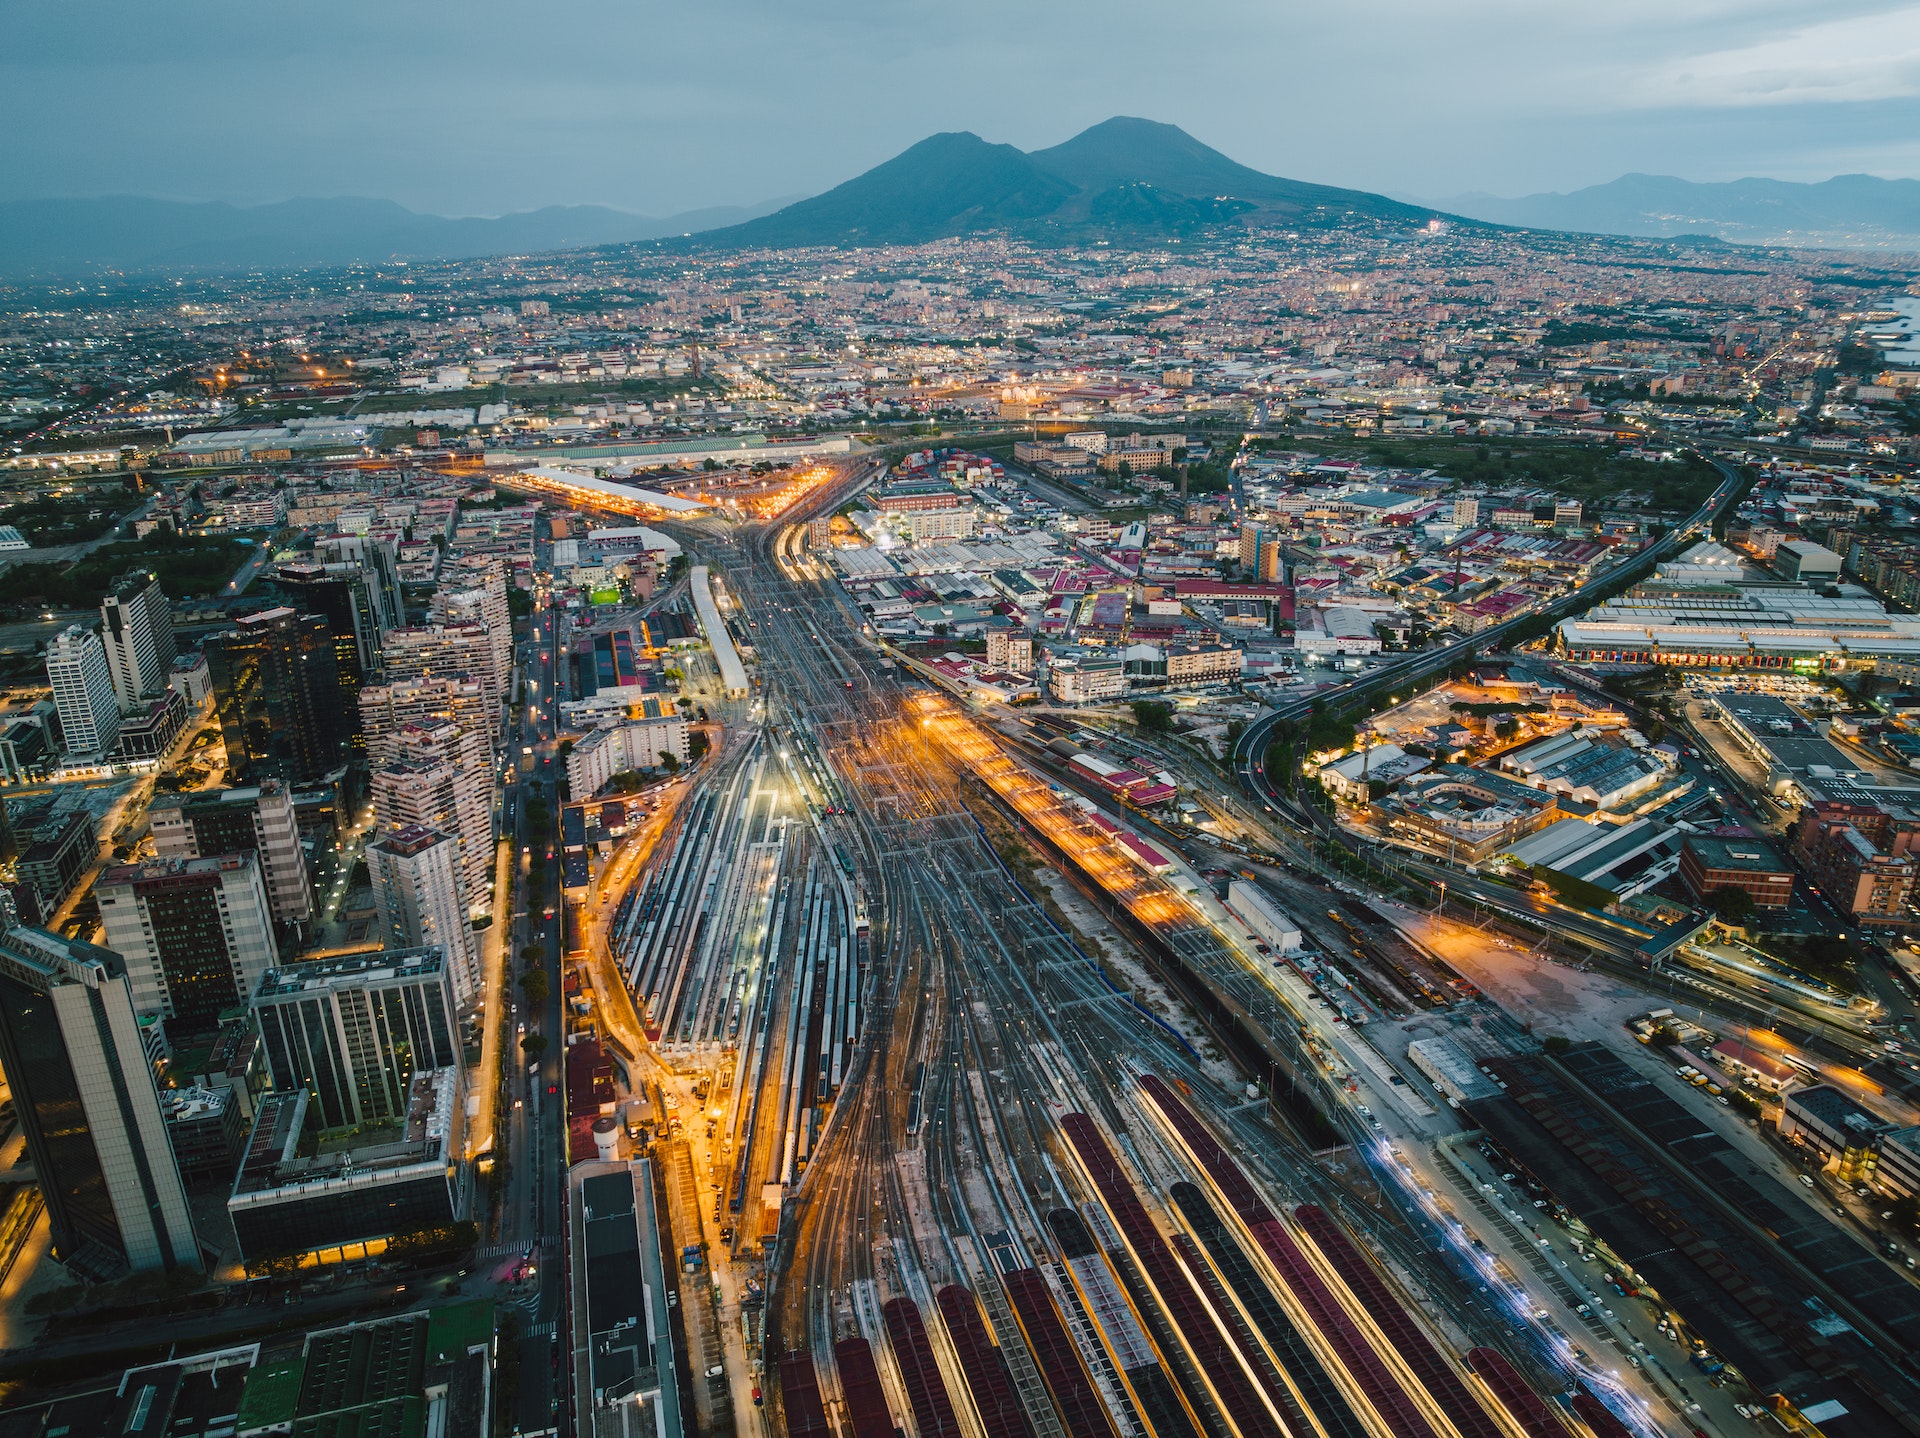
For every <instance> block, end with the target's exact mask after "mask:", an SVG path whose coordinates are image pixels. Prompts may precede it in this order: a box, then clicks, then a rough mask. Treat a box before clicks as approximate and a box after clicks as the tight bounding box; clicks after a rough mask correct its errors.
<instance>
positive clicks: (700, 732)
mask: <svg viewBox="0 0 1920 1438" xmlns="http://www.w3.org/2000/svg"><path fill="white" fill-rule="evenodd" d="M710 747H711V745H710V743H709V741H708V739H707V732H706V730H704V729H696V730H694V731H693V733H691V734H689V735H688V736H687V760H688V762H689V763H693V764H698V763H699V762H700V761H701V760H702V759H704V758H706V757H707V750H708V749H709V748H710Z"/></svg>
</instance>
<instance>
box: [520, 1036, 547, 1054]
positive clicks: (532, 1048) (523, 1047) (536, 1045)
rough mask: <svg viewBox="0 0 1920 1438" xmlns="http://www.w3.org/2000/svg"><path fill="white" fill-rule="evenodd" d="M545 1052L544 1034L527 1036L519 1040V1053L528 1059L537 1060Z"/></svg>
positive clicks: (545, 1039)
mask: <svg viewBox="0 0 1920 1438" xmlns="http://www.w3.org/2000/svg"><path fill="white" fill-rule="evenodd" d="M546 1051H547V1036H546V1035H545V1034H528V1035H527V1036H526V1037H525V1038H523V1039H521V1040H520V1052H522V1053H523V1054H525V1055H526V1056H527V1057H528V1058H530V1059H537V1058H539V1057H540V1055H541V1054H543V1053H545V1052H546Z"/></svg>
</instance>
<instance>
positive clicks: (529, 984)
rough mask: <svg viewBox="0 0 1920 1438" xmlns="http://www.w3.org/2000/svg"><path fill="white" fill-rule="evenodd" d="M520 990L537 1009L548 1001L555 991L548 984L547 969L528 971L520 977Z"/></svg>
mask: <svg viewBox="0 0 1920 1438" xmlns="http://www.w3.org/2000/svg"><path fill="white" fill-rule="evenodd" d="M520 988H521V990H522V992H524V993H525V994H526V996H527V1002H528V1003H530V1004H532V1005H534V1006H535V1007H536V1008H537V1007H539V1006H540V1005H541V1004H544V1003H545V1002H546V1001H547V998H548V996H549V995H550V994H552V992H553V990H552V989H551V988H550V987H549V986H548V984H547V971H546V970H545V969H528V970H527V971H526V972H525V973H524V974H522V975H520Z"/></svg>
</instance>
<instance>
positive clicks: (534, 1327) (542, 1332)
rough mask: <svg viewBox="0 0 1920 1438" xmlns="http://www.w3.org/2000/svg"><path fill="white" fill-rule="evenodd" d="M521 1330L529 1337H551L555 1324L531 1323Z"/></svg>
mask: <svg viewBox="0 0 1920 1438" xmlns="http://www.w3.org/2000/svg"><path fill="white" fill-rule="evenodd" d="M521 1332H522V1334H523V1336H525V1337H527V1338H551V1337H553V1325H552V1324H551V1323H529V1324H528V1325H527V1326H526V1327H525V1328H524V1329H522V1330H521Z"/></svg>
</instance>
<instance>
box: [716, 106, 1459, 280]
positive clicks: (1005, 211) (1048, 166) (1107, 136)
mask: <svg viewBox="0 0 1920 1438" xmlns="http://www.w3.org/2000/svg"><path fill="white" fill-rule="evenodd" d="M1356 217H1358V218H1366V219H1375V220H1384V221H1387V222H1389V223H1392V224H1401V225H1419V224H1425V223H1426V222H1427V221H1428V220H1429V219H1430V218H1432V212H1431V211H1430V210H1427V209H1424V208H1421V207H1419V206H1416V205H1408V204H1403V203H1401V202H1400V201H1398V200H1390V199H1387V198H1386V197H1384V196H1382V195H1370V194H1367V193H1365V192H1364V191H1360V190H1341V189H1335V188H1333V187H1331V186H1327V185H1309V184H1304V183H1302V182H1301V181H1298V180H1285V179H1281V178H1279V177H1277V176H1274V175H1266V174H1262V173H1261V172H1260V171H1258V170H1250V169H1248V168H1247V167H1246V166H1245V165H1242V164H1239V163H1237V162H1235V161H1233V160H1230V159H1228V158H1227V157H1226V156H1225V155H1223V154H1221V153H1220V152H1219V151H1218V150H1214V149H1210V148H1209V147H1208V146H1206V145H1203V144H1201V143H1200V142H1199V141H1198V140H1196V139H1194V138H1193V136H1191V135H1189V134H1187V133H1186V131H1184V130H1182V129H1180V128H1179V127H1178V126H1174V125H1162V124H1158V123H1156V122H1154V121H1152V120H1139V119H1133V118H1130V117H1127V116H1117V117H1115V118H1114V119H1111V120H1106V121H1103V122H1102V123H1100V124H1098V125H1095V126H1094V127H1093V128H1092V129H1090V130H1084V131H1082V132H1081V133H1080V134H1078V135H1075V136H1074V137H1073V138H1072V139H1071V140H1068V141H1067V142H1066V143H1064V144H1060V145H1055V146H1053V147H1051V148H1050V149H1045V150H1035V151H1032V152H1031V153H1028V152H1025V151H1022V150H1018V149H1015V148H1014V147H1013V146H1012V145H993V144H989V143H988V142H987V141H985V140H983V139H981V138H980V137H979V136H978V135H975V134H972V133H970V132H967V131H960V132H958V133H948V134H942V135H934V136H931V137H930V138H928V139H925V140H922V141H921V142H920V143H919V144H917V145H914V146H912V147H911V148H910V149H907V150H904V151H902V152H901V153H900V154H898V155H896V156H894V157H893V158H892V159H891V160H888V161H886V162H885V163H883V164H880V165H876V166H875V167H874V168H873V169H871V170H868V171H867V172H866V173H865V174H862V175H857V176H855V177H854V178H853V179H851V180H848V181H847V182H846V183H844V184H841V185H836V186H835V187H834V188H833V189H831V190H828V191H827V192H826V193H825V194H822V195H815V196H814V197H813V198H812V199H808V200H801V201H800V202H799V203H797V204H792V205H788V206H787V207H786V208H785V209H783V210H778V211H776V212H775V213H773V214H771V215H767V216H764V217H763V218H760V219H757V220H751V221H748V222H747V223H745V224H741V225H734V226H731V227H729V228H727V229H722V230H716V231H713V232H711V233H708V234H703V235H700V236H698V237H697V239H698V242H699V243H701V244H703V245H715V246H722V247H727V248H742V249H744V248H750V247H761V246H768V247H782V248H793V247H801V246H810V245H881V244H896V245H911V244H921V243H924V242H926V241H929V240H938V239H946V238H949V237H951V236H954V235H968V234H982V233H987V232H1002V233H1007V234H1011V235H1016V236H1019V237H1022V238H1028V239H1041V240H1044V239H1056V238H1057V239H1084V238H1101V237H1107V238H1114V239H1121V240H1130V239H1154V238H1169V237H1175V236H1179V235H1183V234H1189V233H1192V232H1194V231H1196V230H1199V229H1202V228H1205V227H1209V226H1214V225H1219V224H1224V223H1234V222H1241V223H1253V222H1266V223H1275V222H1277V223H1287V224H1317V223H1330V222H1335V221H1341V220H1346V219H1351V218H1356Z"/></svg>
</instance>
